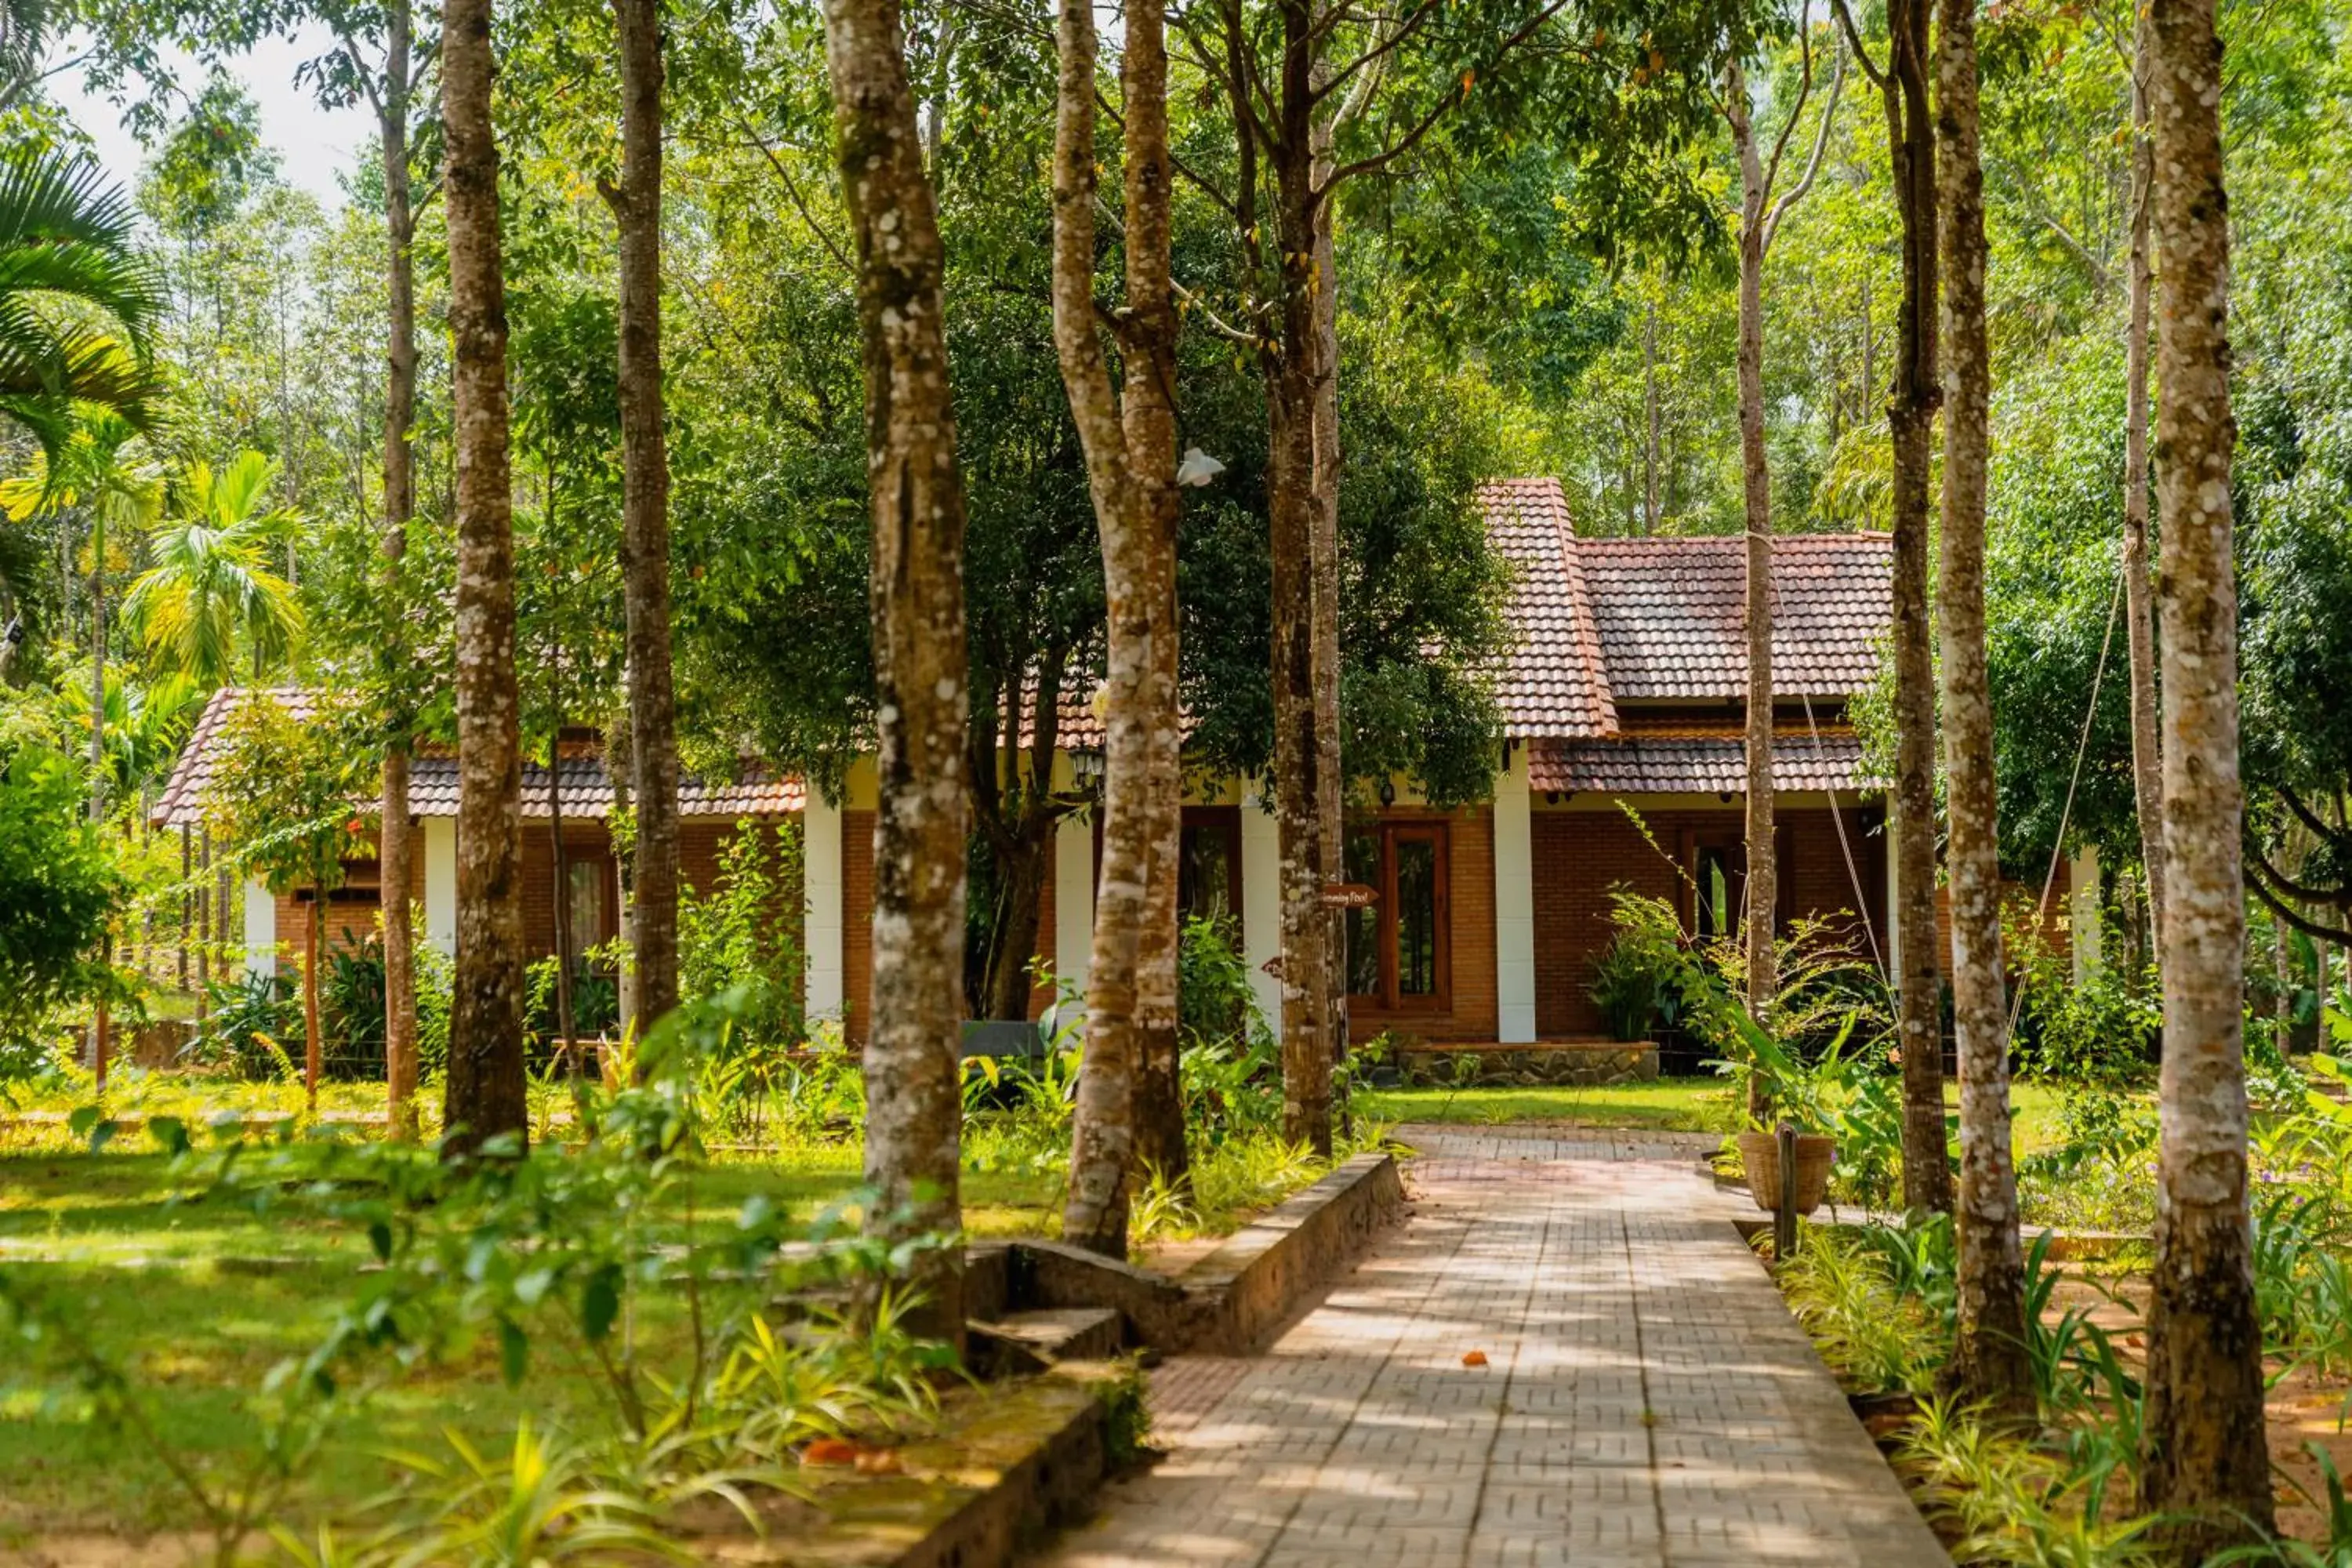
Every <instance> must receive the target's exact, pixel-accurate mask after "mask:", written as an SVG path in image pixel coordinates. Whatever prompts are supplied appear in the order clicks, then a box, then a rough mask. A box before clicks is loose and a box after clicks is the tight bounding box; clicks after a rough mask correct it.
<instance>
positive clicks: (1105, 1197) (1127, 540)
mask: <svg viewBox="0 0 2352 1568" xmlns="http://www.w3.org/2000/svg"><path fill="white" fill-rule="evenodd" d="M1137 21H1140V22H1141V24H1142V37H1141V38H1140V39H1138V38H1136V37H1130V38H1129V52H1130V54H1132V53H1133V52H1134V51H1135V49H1136V48H1137V47H1139V45H1140V47H1141V48H1142V49H1143V50H1144V52H1145V53H1147V54H1151V53H1154V52H1155V51H1156V49H1157V47H1158V44H1159V38H1160V32H1159V23H1160V11H1159V7H1158V6H1157V5H1148V7H1147V8H1146V10H1145V11H1143V12H1142V13H1141V14H1140V16H1131V17H1130V26H1133V24H1134V23H1135V22H1137ZM1057 38H1058V44H1059V50H1060V77H1059V82H1058V91H1057V93H1056V111H1055V142H1054V284H1053V290H1054V343H1055V352H1056V354H1057V357H1058V358H1059V360H1060V363H1061V370H1062V382H1063V385H1064V387H1065V388H1066V391H1067V393H1068V395H1069V400H1070V413H1071V416H1072V417H1073V419H1074V420H1075V422H1076V425H1077V428H1078V437H1079V441H1080V443H1081V445H1082V446H1083V447H1084V449H1085V452H1086V459H1087V486H1088V489H1089V491H1090V492H1091V494H1092V497H1093V500H1094V508H1095V518H1096V521H1097V528H1098V530H1099V531H1100V533H1101V536H1102V556H1103V582H1104V587H1105V591H1106V595H1107V596H1108V607H1109V614H1108V639H1107V641H1108V671H1107V675H1108V679H1107V682H1106V684H1107V693H1106V713H1105V729H1104V744H1103V856H1102V868H1101V873H1100V878H1099V882H1098V888H1097V897H1096V903H1095V929H1094V948H1093V952H1092V955H1091V958H1090V961H1089V968H1088V971H1087V1052H1086V1071H1085V1072H1084V1073H1083V1074H1082V1075H1081V1076H1080V1078H1079V1080H1078V1104H1077V1114H1076V1122H1075V1125H1074V1127H1073V1130H1072V1134H1071V1149H1070V1192H1069V1197H1068V1200H1067V1202H1066V1204H1065V1205H1064V1208H1063V1214H1062V1234H1063V1237H1064V1238H1065V1239H1066V1240H1068V1241H1072V1242H1075V1243H1076V1244H1077V1245H1079V1246H1081V1247H1089V1248H1092V1249H1094V1250H1096V1251H1098V1252H1102V1253H1104V1254H1106V1255H1109V1256H1114V1257H1117V1256H1124V1254H1125V1251H1126V1247H1127V1226H1128V1214H1129V1200H1130V1197H1131V1195H1132V1188H1133V1185H1134V1182H1135V1177H1136V1173H1137V1153H1138V1138H1137V1125H1138V1121H1139V1110H1140V1109H1141V1104H1142V1100H1143V1093H1142V1090H1143V1088H1144V1082H1145V1078H1146V1074H1147V1068H1148V1064H1149V1061H1150V1054H1151V1052H1152V1051H1153V1050H1154V1049H1159V1050H1162V1051H1165V1052H1168V1053H1170V1054H1171V1056H1172V1052H1173V1047H1174V1036H1175V1002H1176V994H1175V990H1176V988H1175V965H1174V960H1175V948H1174V924H1175V900H1174V898H1173V896H1172V889H1171V891H1170V894H1169V896H1167V897H1165V898H1164V899H1163V898H1160V897H1158V896H1156V895H1157V893H1158V891H1159V890H1158V889H1156V887H1155V886H1154V879H1155V877H1156V876H1158V875H1160V874H1163V873H1164V874H1167V875H1169V876H1171V877H1172V875H1173V872H1174V858H1173V850H1172V846H1171V844H1164V843H1163V838H1170V839H1172V835H1171V834H1170V833H1168V832H1167V831H1166V829H1167V818H1168V816H1169V814H1170V813H1171V810H1173V809H1174V808H1175V805H1176V795H1175V792H1174V786H1173V781H1172V780H1171V779H1170V778H1167V777H1164V776H1163V774H1164V773H1166V772H1167V771H1168V768H1167V764H1170V763H1172V761H1173V758H1174V750H1173V748H1174V745H1175V740H1174V695H1175V694H1174V690H1173V688H1172V685H1171V684H1170V683H1169V682H1168V681H1166V680H1165V679H1163V670H1170V671H1172V669H1173V666H1174V658H1173V649H1172V647H1171V648H1169V649H1168V650H1167V651H1166V654H1165V656H1164V657H1163V653H1162V650H1161V648H1160V639H1161V638H1162V637H1165V636H1171V635H1172V633H1173V630H1174V628H1173V626H1172V617H1171V615H1170V613H1169V606H1168V604H1167V603H1166V601H1167V600H1168V598H1169V595H1170V594H1171V576H1172V569H1171V567H1170V566H1169V564H1168V563H1163V561H1162V559H1161V557H1162V554H1163V552H1166V551H1172V547H1173V543H1174V531H1173V527H1172V516H1171V506H1172V502H1173V499H1174V498H1173V491H1172V486H1173V482H1174V479H1175V462H1174V451H1173V442H1174V422H1173V410H1172V409H1171V408H1169V407H1168V406H1167V405H1166V403H1165V393H1164V391H1163V390H1162V389H1161V388H1160V386H1159V385H1157V384H1155V383H1156V373H1158V372H1164V371H1165V370H1166V369H1167V368H1168V363H1169V362H1168V361H1165V360H1160V359H1157V358H1154V357H1152V356H1153V353H1154V345H1155V344H1156V343H1158V342H1160V341H1161V340H1160V338H1159V337H1158V336H1157V334H1159V333H1161V332H1169V331H1171V329H1172V323H1171V322H1170V321H1168V320H1167V319H1166V318H1167V310H1168V284H1167V276H1168V274H1167V260H1166V258H1167V248H1166V247H1167V245H1168V228H1167V205H1166V182H1167V162H1166V159H1167V151H1166V140H1165V136H1166V120H1165V113H1166V90H1167V89H1166V75H1165V70H1166V67H1165V61H1164V58H1163V59H1160V61H1159V62H1158V64H1157V68H1156V75H1157V79H1156V81H1155V80H1153V79H1152V73H1151V72H1150V71H1147V74H1146V76H1145V79H1143V80H1142V81H1140V82H1139V81H1138V79H1137V78H1136V76H1135V71H1136V68H1137V67H1136V62H1135V61H1134V60H1132V59H1130V60H1129V63H1128V67H1127V79H1128V86H1129V95H1130V96H1129V108H1128V124H1127V130H1126V134H1127V138H1128V142H1129V146H1128V158H1129V163H1130V166H1129V169H1128V171H1127V192H1126V198H1127V205H1128V222H1129V229H1130V232H1129V246H1130V247H1131V248H1130V256H1129V278H1128V288H1129V306H1130V311H1131V312H1132V319H1133V321H1134V322H1135V325H1136V326H1137V327H1138V328H1139V329H1142V330H1145V331H1150V332H1152V333H1154V334H1155V335H1154V336H1153V337H1152V338H1150V339H1146V340H1139V341H1134V342H1129V344H1127V345H1126V346H1127V347H1128V348H1129V353H1130V354H1131V355H1137V354H1138V351H1140V353H1139V355H1138V357H1139V358H1141V359H1144V360H1146V361H1148V362H1149V365H1150V369H1149V370H1146V368H1145V366H1143V365H1140V364H1138V363H1133V361H1131V362H1130V365H1129V375H1128V379H1127V384H1126V386H1125V389H1124V390H1125V393H1126V398H1127V403H1126V406H1125V407H1124V408H1122V406H1121V398H1120V392H1119V389H1118V388H1116V387H1115V386H1114V384H1113V382H1112V379H1111V373H1110V367H1109V365H1108V362H1107V361H1106V359H1105V356H1104V354H1103V350H1102V342H1101V337H1100V332H1099V330H1098V328H1097V321H1096V315H1095V307H1094V258H1095V217H1094V209H1095V203H1096V201H1097V170H1096V163H1095V145H1094V143H1095V96H1094V94H1095V69H1096V59H1097V37H1096V32H1095V26H1094V16H1093V12H1092V10H1091V8H1090V7H1089V6H1088V5H1087V4H1086V3H1085V0H1069V3H1066V4H1065V5H1063V7H1062V9H1061V14H1060V17H1059V22H1058V34H1057ZM1138 94H1139V96H1137V95H1138ZM1138 159H1141V160H1142V161H1143V166H1142V167H1137V166H1134V164H1135V163H1136V161H1137V160H1138ZM1155 253H1156V255H1157V256H1158V258H1159V260H1158V263H1157V268H1156V270H1155V268H1154V266H1153V263H1152V261H1151V259H1150V258H1151V257H1152V256H1153V255H1154V254H1155ZM1155 293H1156V300H1155ZM1146 310H1154V311H1156V313H1155V314H1154V315H1153V317H1152V319H1151V320H1150V321H1148V322H1147V321H1145V319H1144V315H1143V312H1144V311H1146ZM1165 342H1167V343H1168V344H1170V345H1171V346H1172V342H1173V339H1172V335H1171V336H1169V337H1168V338H1166V339H1165ZM1139 371H1141V372H1143V374H1139ZM1139 397H1141V398H1142V399H1143V400H1144V401H1143V403H1142V404H1141V405H1138V403H1137V399H1138V398H1139ZM1159 921H1165V923H1166V926H1167V928H1168V929H1167V930H1166V931H1164V932H1163V931H1160V930H1159V929H1158V922H1159ZM1168 1070H1169V1073H1170V1075H1171V1078H1170V1081H1171V1084H1172V1073H1173V1065H1172V1060H1171V1063H1170V1064H1169V1067H1168ZM1180 1114H1181V1109H1180ZM1178 1138H1179V1140H1180V1142H1181V1128H1180V1130H1179V1132H1178Z"/></svg>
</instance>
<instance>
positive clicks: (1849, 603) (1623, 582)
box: [1575, 533, 1894, 701]
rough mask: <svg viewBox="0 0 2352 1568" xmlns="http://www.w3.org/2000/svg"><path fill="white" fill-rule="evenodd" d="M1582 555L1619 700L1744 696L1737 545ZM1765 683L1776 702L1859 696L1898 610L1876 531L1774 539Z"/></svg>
mask: <svg viewBox="0 0 2352 1568" xmlns="http://www.w3.org/2000/svg"><path fill="white" fill-rule="evenodd" d="M1575 548H1576V553H1577V557H1578V559H1579V560H1580V562H1581V563H1582V564H1583V566H1584V578H1585V582H1586V584H1588V585H1589V588H1590V590H1591V595H1592V607H1593V616H1594V618H1595V619H1596V620H1597V621H1598V622H1599V623H1600V628H1601V654H1602V657H1603V658H1604V660H1605V661H1606V665H1607V670H1608V680H1609V685H1610V687H1611V689H1612V690H1614V691H1615V692H1616V694H1617V698H1618V700H1620V701H1640V700H1661V699H1676V698H1732V699H1738V698H1743V697H1745V696H1746V695H1747V693H1748V646H1747V632H1746V630H1745V624H1746V620H1747V564H1746V560H1745V554H1744V549H1743V542H1742V541H1741V540H1740V539H1738V537H1736V536H1735V537H1730V538H1725V537H1720V536H1717V537H1713V538H1699V539H1580V540H1578V541H1577V542H1576V547H1575ZM1772 577H1773V587H1774V590H1775V593H1776V600H1775V604H1774V606H1773V617H1772V621H1773V625H1772V686H1773V689H1774V690H1775V691H1776V692H1778V693H1779V694H1780V696H1783V697H1796V696H1807V697H1844V696H1848V695H1851V694H1852V693H1853V692H1856V691H1860V690H1862V689H1864V688H1866V687H1867V686H1868V685H1869V684H1870V681H1871V678H1872V676H1873V674H1874V672H1875V671H1876V669H1877V668H1878V651H1877V644H1878V640H1879V638H1880V637H1882V636H1883V635H1884V634H1885V630H1886V627H1887V626H1888V624H1889V620H1890V617H1891V616H1892V614H1893V593H1894V587H1893V584H1894V547H1893V543H1892V542H1891V541H1890V540H1889V539H1888V538H1887V536H1886V535H1885V534H1883V533H1843V534H1788V535H1784V536H1782V537H1780V538H1778V539H1775V540H1774V541H1773V542H1772Z"/></svg>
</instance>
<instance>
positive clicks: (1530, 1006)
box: [1495, 747, 1536, 1046]
mask: <svg viewBox="0 0 2352 1568" xmlns="http://www.w3.org/2000/svg"><path fill="white" fill-rule="evenodd" d="M1495 1037H1496V1040H1498V1041H1500V1042H1501V1043H1502V1044H1504V1045H1507V1046H1519V1045H1527V1044H1529V1043H1531V1042H1532V1041H1533V1040H1534V1039H1535V1037H1536V879H1535V821H1534V813H1533V811H1532V809H1531V802H1530V800H1529V797H1528V753H1527V749H1526V748H1525V747H1517V748H1515V749H1514V750H1513V751H1512V752H1511V765H1510V766H1509V767H1508V768H1507V769H1506V770H1504V771H1503V772H1502V773H1497V774H1496V775H1495Z"/></svg>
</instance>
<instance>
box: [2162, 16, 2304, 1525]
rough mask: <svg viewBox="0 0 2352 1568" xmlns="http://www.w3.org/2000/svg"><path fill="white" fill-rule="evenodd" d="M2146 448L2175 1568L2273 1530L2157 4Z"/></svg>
mask: <svg viewBox="0 0 2352 1568" xmlns="http://www.w3.org/2000/svg"><path fill="white" fill-rule="evenodd" d="M2148 27H2149V31H2150V34H2151V36H2152V39H2153V45H2154V47H2153V48H2152V49H2151V50H2150V51H2149V55H2148V61H2147V65H2148V71H2147V97H2148V107H2149V116H2148V118H2149V125H2150V129H2151V132H2152V139H2153V142H2154V147H2153V152H2154V157H2155V164H2156V174H2155V181H2154V184H2153V187H2152V188H2153V192H2154V195H2155V201H2156V212H2155V221H2156V229H2157V233H2158V236H2159V237H2160V241H2161V243H2162V245H2163V247H2164V253H2163V266H2162V267H2161V268H2159V269H2158V277H2157V295H2156V332H2157V349H2156V353H2157V367H2156V368H2157V384H2158V386H2160V387H2161V388H2162V389H2163V393H2162V396H2161V398H2160V399H2159V401H2158V405H2157V419H2156V440H2157V447H2158V450H2159V451H2161V452H2162V453H2163V454H2164V457H2165V460H2164V463H2163V466H2162V468H2160V470H2159V471H2158V479H2157V483H2158V504H2159V506H2160V507H2161V509H2162V515H2163V518H2164V534H2163V541H2162V550H2161V567H2162V569H2161V571H2160V573H2159V574H2158V579H2157V582H2158V587H2157V614H2158V628H2159V632H2160V635H2161V644H2162V648H2163V661H2164V662H2163V724H2164V729H2163V739H2162V752H2163V757H2164V866H2165V879H2166V886H2165V912H2164V918H2163V921H2162V922H2161V923H2160V924H2159V926H2158V931H2157V939H2158V952H2159V953H2160V957H2159V958H2158V968H2159V969H2160V971H2161V973H2162V977H2163V986H2164V1057H2163V1066H2162V1068H2161V1069H2160V1077H2159V1079H2158V1099H2159V1103H2160V1120H2161V1131H2160V1133H2159V1136H2158V1152H2157V1205H2156V1267H2155V1268H2154V1270H2153V1271H2152V1274H2151V1276H2150V1280H2149V1285H2150V1290H2149V1299H2148V1318H2147V1333H2148V1344H2147V1406H2146V1413H2145V1415H2144V1416H2143V1425H2142V1427H2141V1430H2142V1431H2143V1432H2144V1433H2145V1434H2146V1436H2145V1437H2144V1443H2145V1445H2146V1447H2145V1452H2144V1453H2143V1455H2142V1463H2141V1494H2142V1495H2141V1501H2142V1503H2143V1504H2144V1505H2145V1506H2146V1507H2147V1509H2148V1510H2150V1511H2152V1512H2158V1513H2160V1514H2162V1515H2164V1516H2166V1518H2167V1519H2168V1521H2169V1522H2168V1527H2167V1530H2166V1537H2167V1540H2168V1544H2169V1546H2170V1547H2171V1549H2172V1551H2173V1552H2174V1553H2175V1554H2176V1555H2177V1556H2178V1558H2179V1561H2181V1562H2183V1563H2197V1562H2202V1561H2204V1560H2205V1558H2206V1557H2207V1556H2209V1555H2210V1553H2211V1552H2212V1551H2213V1550H2214V1549H2215V1548H2217V1547H2221V1546H2225V1545H2228V1544H2231V1543H2235V1542H2242V1541H2252V1540H2256V1539H2259V1538H2260V1537H2261V1536H2262V1535H2264V1534H2266V1533H2267V1532H2268V1531H2269V1529H2270V1526H2271V1523H2272V1519H2273V1508H2272V1497H2271V1477H2270V1456H2269V1452H2268V1448H2267V1446H2266V1445H2265V1443H2264V1441H2263V1331H2262V1324H2261V1321H2260V1320H2259V1318H2258V1317H2257V1315H2256V1313H2255V1310H2254V1296H2253V1282H2254V1280H2253V1248H2252V1220H2251V1216H2250V1214H2249V1211H2248V1206H2247V1202H2248V1200H2247V1185H2246V1179H2247V1178H2246V1079H2245V1059H2244V1049H2243V1047H2244V1042H2243V1040H2242V1033H2243V1029H2244V1023H2245V994H2244V990H2243V985H2244V978H2245V977H2244V973H2243V969H2244V963H2245V935H2246V905H2245V897H2246V893H2245V884H2244V868H2243V866H2242V861H2241V858H2240V857H2241V854H2242V848H2241V844H2242V839H2241V833H2242V826H2243V820H2244V814H2245V801H2244V793H2243V787H2242V781H2241V778H2240V774H2239V751H2238V742H2239V727H2238V592H2237V577H2236V567H2235V563H2234V559H2233V555H2232V539H2231V536H2232V532H2233V527H2232V517H2231V497H2230V459H2231V447H2233V446H2234V445H2235V441H2236V434H2237V431H2236V423H2235V420H2234V419H2233V417H2232V416H2231V407H2230V342H2229V336H2228V328H2229V278H2230V230H2229V205H2228V198H2227V195H2226V194H2225V192H2224V188H2223V184H2222V175H2221V113H2220V105H2221V85H2222V83H2221V42H2220V40H2219V39H2218V38H2217V37H2215V35H2214V26H2213V0H2154V3H2153V4H2152V5H2151V6H2150V7H2149V11H2148Z"/></svg>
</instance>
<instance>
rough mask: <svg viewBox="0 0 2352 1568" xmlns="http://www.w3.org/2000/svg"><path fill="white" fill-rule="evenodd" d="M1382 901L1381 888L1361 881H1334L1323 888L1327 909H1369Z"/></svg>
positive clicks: (1324, 905) (1324, 903)
mask: <svg viewBox="0 0 2352 1568" xmlns="http://www.w3.org/2000/svg"><path fill="white" fill-rule="evenodd" d="M1380 901H1381V890H1380V889H1378V888H1371V887H1367V886H1365V885H1364V884H1363V883H1361V882H1333V883H1331V884H1330V885H1329V886H1328V887H1326V888H1325V889H1323V907H1324V908H1325V909H1327V910H1369V909H1370V908H1371V907H1372V906H1373V905H1374V904H1377V903H1379V902H1380Z"/></svg>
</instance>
